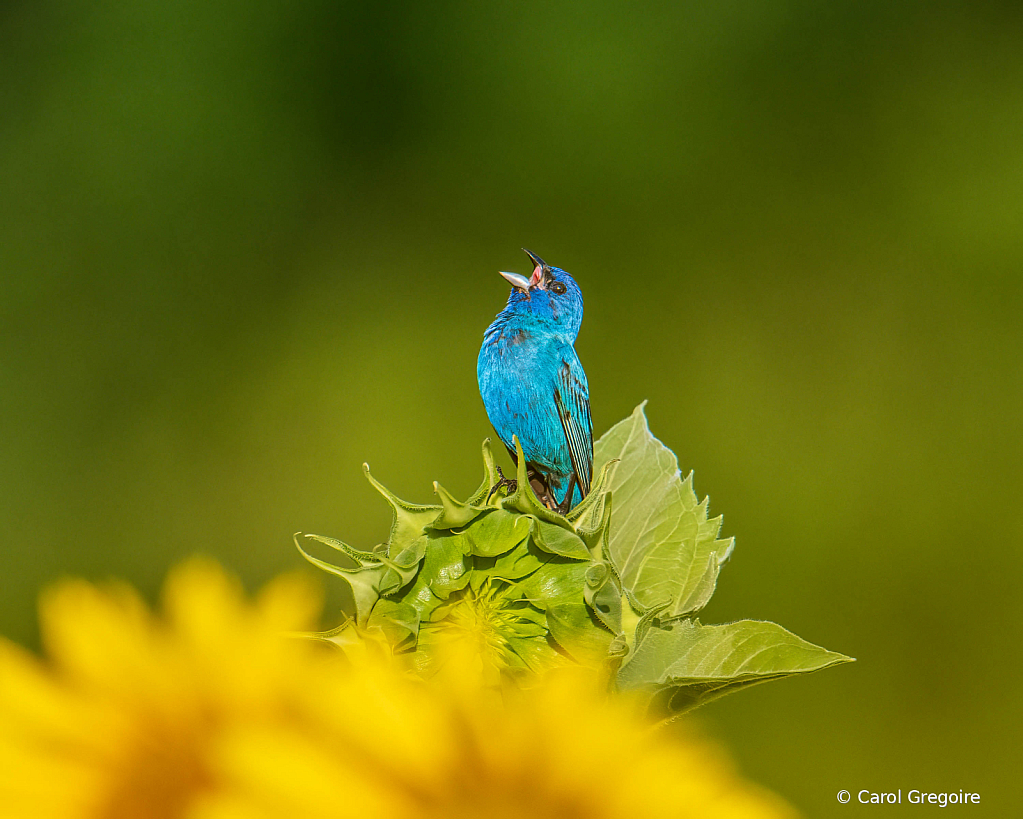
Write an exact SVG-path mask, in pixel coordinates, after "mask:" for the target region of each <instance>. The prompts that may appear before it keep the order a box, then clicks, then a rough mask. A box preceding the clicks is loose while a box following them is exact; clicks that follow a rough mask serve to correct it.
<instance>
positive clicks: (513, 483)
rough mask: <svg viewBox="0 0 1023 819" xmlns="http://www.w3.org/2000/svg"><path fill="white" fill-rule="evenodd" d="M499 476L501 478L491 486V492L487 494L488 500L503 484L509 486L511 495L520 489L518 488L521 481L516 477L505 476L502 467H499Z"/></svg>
mask: <svg viewBox="0 0 1023 819" xmlns="http://www.w3.org/2000/svg"><path fill="white" fill-rule="evenodd" d="M497 476H498V477H499V478H500V479H501V480H499V481H498V482H497V483H495V484H494V485H493V486H492V487H490V494H489V495H487V500H488V501H489V500H490V499H491V498H492V497H493V496H494V493H495V492H496V491H497V490H498V489H500V488H501V487H502V486H505V487H507V488H508V494H510V495H514V494H515V493H516V492H517V491H518V489H519V482H518V481H517V480H515V479H514V478H506V477H505V476H504V473H503V472H502V471H501V467H497Z"/></svg>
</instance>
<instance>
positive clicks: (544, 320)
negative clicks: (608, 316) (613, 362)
mask: <svg viewBox="0 0 1023 819" xmlns="http://www.w3.org/2000/svg"><path fill="white" fill-rule="evenodd" d="M526 252H527V253H529V251H526ZM529 255H530V258H532V259H533V261H534V263H535V268H534V270H533V275H532V277H531V278H530V279H529V280H528V281H527V280H526V278H525V277H523V276H516V275H514V274H503V275H505V278H507V279H509V281H511V282H512V283H513V285H514V286H513V288H512V292H511V295H510V296H509V297H508V304H507V305H506V306H505V308H504V310H502V311H501V312H500V313H499V314H498V316H497V318H496V319H495V320H494V322H493V324H491V325H490V327H489V328H487V331H486V333H485V334H484V336H483V346H482V347H481V348H480V354H479V359H478V361H477V366H476V374H477V377H478V379H479V386H480V395H481V396H482V397H483V404H484V406H485V407H486V410H487V415H488V416H489V417H490V422H491V423H492V424H493V425H494V429H495V431H496V432H497V437H498V438H500V439H501V441H502V443H504V445H505V446H506V447H508V450H509V452H511V453H512V455H513V457H514V454H515V453H514V447H513V443H512V437H513V436H518V439H519V442H520V443H521V444H522V451H523V454H524V455H525V457H526V462H527V465H528V467H529V468H530V469H531V470H532V471H533V472H535V473H537V474H538V475H540V476H541V477H542V478H543V479H544V481H545V482H546V484H547V486H548V487H549V489H550V492H551V495H552V497H553V500H554V502H555V503H557V504H558V505H559V506H561V507H562V508H563V509H568V508H571V507H572V506H574V505H575V504H577V503H578V502H579V501H581V500H582V499H583V498H584V497H585V496H586V494H587V493H588V492H589V489H590V482H591V481H592V478H593V424H592V421H591V419H590V393H589V386H588V384H587V382H586V373H585V372H584V371H583V367H582V364H581V363H580V362H579V356H578V355H576V352H575V348H574V347H573V345H574V343H575V339H576V336H577V335H578V333H579V327H580V325H581V324H582V318H583V297H582V292H581V291H580V290H579V285H577V284H576V282H575V280H574V279H573V278H572V277H571V276H570V275H569V274H568V273H566V272H565V271H564V270H562V269H560V268H557V267H551V266H549V265H547V264H545V263H544V262H543V260H542V259H539V258H538V257H536V256H534V255H533V254H532V253H530V254H529ZM569 491H571V495H570V496H569ZM566 501H567V503H566Z"/></svg>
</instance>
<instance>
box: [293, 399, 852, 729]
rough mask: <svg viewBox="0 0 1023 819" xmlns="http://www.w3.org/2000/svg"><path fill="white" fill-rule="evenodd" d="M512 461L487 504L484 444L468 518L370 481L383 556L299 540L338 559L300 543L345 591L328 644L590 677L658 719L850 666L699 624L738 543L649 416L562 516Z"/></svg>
mask: <svg viewBox="0 0 1023 819" xmlns="http://www.w3.org/2000/svg"><path fill="white" fill-rule="evenodd" d="M516 445H517V442H516ZM518 455H519V457H518V464H519V467H518V470H517V476H516V477H517V480H518V486H517V489H516V491H515V492H514V493H511V494H509V493H508V491H507V490H506V489H505V488H503V487H502V488H501V489H498V490H497V491H496V492H492V491H491V489H492V487H494V486H495V485H496V484H497V482H498V474H497V469H496V467H495V465H494V457H493V453H492V451H491V448H490V442H489V441H487V442H485V443H484V444H483V460H484V464H485V468H486V471H485V475H484V478H483V483H482V485H481V486H480V488H479V489H478V490H477V491H476V493H475V494H474V495H473V496H472V497H471V498H469V499H468V500H467V501H465V502H464V503H463V502H460V501H458V500H456V499H455V498H453V497H452V496H451V495H450V494H449V493H448V492H447V491H446V490H445V489H444V488H443V487H441V486H439V485H438V484H434V490H435V492H436V494H437V496H438V498H439V500H440V503H439V504H435V505H428V506H420V505H416V504H410V503H406V502H405V501H402V500H400V499H398V498H397V497H395V496H394V495H392V494H391V493H390V492H388V491H387V489H385V488H384V487H383V486H382V485H381V484H380V483H378V482H377V481H376V480H375V479H374V478H373V477H372V476H371V475H370V474H369V470H368V468H367V469H366V475H367V477H368V478H369V480H370V482H371V483H372V484H373V486H374V487H376V489H377V490H378V491H379V492H380V493H381V494H382V495H383V496H384V498H385V499H386V500H387V502H388V503H389V504H390V505H391V508H392V510H393V511H394V522H393V524H392V526H391V535H390V539H389V540H388V542H387V543H386V544H382V545H380V546H378V547H376V548H375V549H373V550H371V551H359V550H357V549H353V548H351V547H350V546H348V545H346V544H344V543H342V542H340V541H338V540H334V539H332V538H326V537H321V536H319V535H305V536H304V538H305V539H306V546H308V545H309V543H310V542H318V543H320V544H323V545H325V546H329V547H331V548H332V549H334V550H336V551H337V552H338V553H339V554H340V559H339V560H338V561H337V562H328V561H325V560H322V559H320V558H318V557H315V556H313V555H312V554H310V552H309V551H308V549H307V548H306V546H303V543H302V542H301V541H300V540H299V539H298V537H297V536H296V544H297V545H298V547H299V550H300V551H301V552H302V554H303V555H305V557H306V558H307V559H309V560H310V561H311V562H312V563H314V564H315V565H317V566H319V567H320V568H322V569H325V570H327V571H328V572H331V573H333V574H336V575H338V576H340V577H342V578H343V579H344V580H345V581H346V582H347V583H348V585H349V586H350V587H351V591H352V596H353V599H354V603H355V612H354V616H353V617H351V618H349V619H348V620H347V621H346V622H345V623H344V624H343V625H342V626H340V627H339V628H337V629H334V630H333V631H331V632H328V633H326V634H324V635H321V636H322V637H323V638H324V639H328V640H330V641H331V642H334V643H337V644H338V645H341V646H351V645H353V644H355V643H359V642H365V641H378V642H383V643H385V644H386V645H388V646H389V647H390V649H391V651H392V652H393V653H394V655H395V656H396V657H398V658H401V659H403V660H404V661H406V662H407V663H408V664H409V665H410V667H412V668H413V669H415V670H416V671H418V672H419V673H421V674H424V675H429V674H430V673H432V671H433V670H434V669H435V668H436V667H437V664H438V663H440V662H443V660H444V657H445V651H446V650H447V649H448V647H450V646H451V645H453V644H456V643H457V644H459V645H462V646H466V645H468V646H471V647H472V648H473V650H474V651H478V652H479V656H480V657H481V658H482V660H483V666H484V668H485V669H486V670H487V671H489V672H490V673H491V674H492V675H494V678H495V680H496V679H498V678H500V677H508V676H511V677H521V676H522V675H528V674H531V673H533V672H538V671H543V670H544V669H547V668H551V667H553V666H557V665H563V664H567V663H576V664H584V665H591V666H594V667H598V668H602V669H604V670H605V671H606V672H607V673H609V674H610V675H613V684H614V685H616V686H617V687H618V688H619V689H623V690H624V689H634V690H637V691H639V692H642V693H643V694H645V695H646V696H647V697H648V701H649V704H650V709H651V711H652V712H654V713H656V714H658V715H662V716H665V715H672V714H676V713H679V712H681V711H684V710H687V709H689V708H692V707H694V706H696V705H700V704H702V703H704V702H707V701H708V700H711V699H715V698H717V697H719V696H722V695H723V694H726V693H728V692H730V691H735V690H738V689H740V688H745V687H747V686H749V685H753V684H756V683H758V682H763V681H765V680H770V679H776V678H779V677H785V676H789V675H791V674H799V673H805V672H809V671H816V670H817V669H820V668H825V667H827V666H830V665H834V664H836V663H841V662H847V661H849V659H850V658H848V657H846V656H844V655H842V654H836V653H834V652H831V651H826V650H825V649H823V648H820V647H819V646H815V645H813V644H811V643H808V642H806V641H805V640H801V639H800V638H799V637H796V636H795V635H794V634H791V633H789V632H788V631H786V630H785V629H783V628H782V627H781V626H778V625H775V624H774V623H765V622H759V621H752V620H744V621H740V622H737V623H730V624H728V625H723V626H704V625H702V624H701V623H700V622H699V620H697V619H695V617H694V614H695V613H696V612H697V611H699V610H700V609H701V608H703V606H705V605H706V603H707V601H708V600H710V597H711V595H712V594H713V593H714V588H715V585H716V584H717V577H718V573H719V572H720V570H721V566H722V565H723V564H724V562H725V561H726V560H727V559H728V557H729V556H730V555H731V552H732V546H733V541H732V540H731V539H728V540H721V539H719V538H718V533H719V531H720V528H721V518H720V517H717V518H713V519H708V517H707V501H706V499H704V500H703V501H702V502H699V501H698V500H697V497H696V495H695V494H694V492H693V488H692V474H690V475H689V476H688V477H686V478H685V479H683V478H682V476H681V473H680V472H679V469H678V462H677V460H676V458H675V455H674V454H673V453H672V452H671V451H670V450H669V449H667V448H666V447H665V446H664V445H663V444H661V442H660V441H658V440H657V439H656V438H654V437H653V436H652V435H651V434H650V430H649V428H648V426H647V422H646V416H645V414H644V412H643V406H642V405H641V406H639V407H637V408H636V410H635V412H633V413H632V415H631V416H629V417H628V418H626V419H625V420H624V421H622V422H620V423H619V424H617V425H616V426H614V427H613V428H612V429H611V430H610V431H608V432H607V434H605V435H604V437H602V438H601V439H600V440H599V441H598V442H597V444H596V446H595V448H594V462H595V463H596V464H598V465H601V469H600V472H599V475H598V477H597V480H596V481H595V482H594V484H593V487H592V489H591V491H590V494H589V495H588V496H587V497H586V499H585V500H584V501H583V502H582V503H581V504H579V505H578V506H577V507H575V508H574V509H573V510H572V511H571V512H569V513H568V515H567V516H562V515H559V514H557V513H556V512H552V511H550V510H549V509H547V508H546V507H544V506H543V505H542V504H541V503H540V502H539V500H537V498H536V495H535V494H534V493H533V491H532V489H531V488H530V485H529V481H528V480H527V479H526V475H525V459H524V458H523V456H522V451H521V448H519V452H518ZM612 499H613V501H614V503H613V507H614V514H613V516H612Z"/></svg>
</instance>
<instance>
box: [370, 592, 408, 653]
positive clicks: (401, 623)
mask: <svg viewBox="0 0 1023 819" xmlns="http://www.w3.org/2000/svg"><path fill="white" fill-rule="evenodd" d="M366 627H367V628H368V629H374V628H378V629H380V630H381V631H382V632H383V633H384V636H385V637H387V640H388V642H389V643H390V644H391V646H392V650H394V651H403V650H406V649H409V648H412V647H414V646H415V644H416V635H418V634H419V612H418V611H416V609H415V608H414V607H413V606H411V605H409V604H408V603H401V602H398V601H397V600H389V599H387V598H382V599H380V600H378V601H377V603H376V605H375V606H373V611H372V613H371V614H370V616H369V620H368V622H367V623H366Z"/></svg>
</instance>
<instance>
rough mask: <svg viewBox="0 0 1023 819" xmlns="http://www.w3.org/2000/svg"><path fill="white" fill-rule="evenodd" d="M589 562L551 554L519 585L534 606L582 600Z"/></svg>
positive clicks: (542, 606) (546, 606) (541, 606)
mask: <svg viewBox="0 0 1023 819" xmlns="http://www.w3.org/2000/svg"><path fill="white" fill-rule="evenodd" d="M588 568H589V564H588V563H583V562H581V561H578V560H566V559H564V558H558V557H553V556H549V559H548V560H547V561H546V562H545V563H544V564H543V565H542V566H541V567H540V568H539V569H537V570H536V571H535V572H533V573H532V574H531V575H529V577H527V578H526V579H525V580H523V581H521V583H520V584H519V587H520V588H521V589H522V594H523V595H524V596H525V598H526V599H527V600H529V601H530V602H531V603H532V604H533V605H534V606H538V607H539V608H541V609H547V608H548V607H549V606H552V605H554V604H556V603H573V602H582V600H581V599H580V598H581V597H582V590H583V586H584V585H585V583H586V570H587V569H588Z"/></svg>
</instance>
